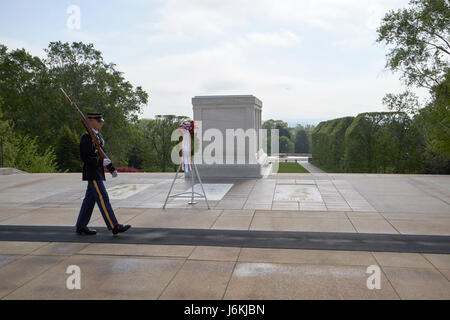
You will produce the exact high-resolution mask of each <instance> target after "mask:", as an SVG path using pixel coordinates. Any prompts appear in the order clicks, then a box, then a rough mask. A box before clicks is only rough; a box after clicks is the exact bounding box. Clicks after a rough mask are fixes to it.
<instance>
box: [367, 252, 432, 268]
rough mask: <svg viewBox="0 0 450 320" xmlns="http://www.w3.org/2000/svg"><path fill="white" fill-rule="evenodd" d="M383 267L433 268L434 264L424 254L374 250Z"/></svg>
mask: <svg viewBox="0 0 450 320" xmlns="http://www.w3.org/2000/svg"><path fill="white" fill-rule="evenodd" d="M372 254H373V255H374V257H375V259H376V261H377V264H379V265H380V266H382V267H403V268H431V269H433V268H434V266H433V265H432V264H431V263H430V262H429V261H428V260H427V259H425V257H424V256H423V255H422V254H419V253H402V252H372Z"/></svg>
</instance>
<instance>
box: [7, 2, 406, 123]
mask: <svg viewBox="0 0 450 320" xmlns="http://www.w3.org/2000/svg"><path fill="white" fill-rule="evenodd" d="M407 3H408V1H406V0H278V1H274V0H185V1H183V0H168V1H162V0H158V1H144V0H127V1H104V0H102V1H99V0H96V1H80V0H77V1H75V0H73V1H61V0H60V1H56V0H55V1H45V0H41V1H31V0H29V1H24V0H15V1H8V2H3V3H2V5H1V8H2V10H1V11H0V42H1V43H3V44H6V45H7V46H8V47H9V48H17V47H20V48H21V47H24V48H25V49H27V50H28V51H30V52H31V53H32V54H34V55H39V56H44V54H43V51H42V49H43V48H45V47H47V45H48V43H49V42H50V41H57V40H61V41H83V42H86V43H90V42H91V43H93V44H94V45H95V47H96V48H97V49H99V50H100V51H102V53H103V56H104V58H105V60H106V62H114V63H116V64H117V69H118V70H119V71H122V72H124V76H125V78H126V79H127V80H129V81H130V82H131V83H132V84H133V85H135V86H137V85H140V86H142V87H143V88H144V90H146V91H147V92H148V93H149V95H150V99H149V103H148V105H147V106H146V107H145V109H144V112H143V114H142V115H141V117H153V116H154V115H156V114H177V115H187V116H190V117H192V103H191V98H192V97H193V96H196V95H217V94H253V95H255V96H256V97H258V98H259V99H260V100H262V101H263V113H262V117H263V120H267V119H270V118H273V119H282V120H285V121H288V122H289V123H290V124H292V123H295V122H303V123H317V121H318V120H326V119H333V118H336V117H341V116H348V115H352V116H354V115H357V114H358V113H360V112H366V111H384V110H385V109H384V107H383V106H382V104H381V99H382V97H383V96H384V95H385V94H386V93H388V92H394V93H396V92H401V91H402V89H403V87H402V85H401V82H400V81H399V80H398V75H394V74H391V73H390V72H389V71H385V70H384V64H385V54H386V48H384V47H383V46H382V45H380V44H377V43H376V42H375V40H376V28H377V26H378V25H379V22H380V20H381V18H382V17H383V16H384V14H385V13H386V12H387V11H388V10H390V9H396V8H400V7H405V6H406V5H407ZM71 5H75V6H78V8H79V9H80V28H79V29H76V28H75V29H74V28H69V27H68V25H67V22H68V20H69V19H70V17H71V15H72V14H73V13H74V12H73V11H72V12H70V13H68V8H69V7H70V6H71ZM70 23H72V24H71V26H72V27H73V26H74V24H73V20H70V21H69V25H70Z"/></svg>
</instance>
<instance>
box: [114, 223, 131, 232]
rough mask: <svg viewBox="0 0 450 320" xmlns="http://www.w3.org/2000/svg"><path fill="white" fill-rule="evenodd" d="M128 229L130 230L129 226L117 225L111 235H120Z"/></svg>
mask: <svg viewBox="0 0 450 320" xmlns="http://www.w3.org/2000/svg"><path fill="white" fill-rule="evenodd" d="M130 228H131V226H130V225H129V224H126V225H123V224H118V225H116V226H115V227H114V229H112V233H113V234H118V233H121V232H125V231H127V230H128V229H130Z"/></svg>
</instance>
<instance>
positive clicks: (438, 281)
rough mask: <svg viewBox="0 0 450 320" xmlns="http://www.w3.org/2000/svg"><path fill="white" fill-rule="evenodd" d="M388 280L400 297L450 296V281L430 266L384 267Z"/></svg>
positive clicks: (440, 297) (441, 297) (429, 297)
mask: <svg viewBox="0 0 450 320" xmlns="http://www.w3.org/2000/svg"><path fill="white" fill-rule="evenodd" d="M383 270H384V272H385V274H386V276H387V277H388V278H389V282H390V283H391V284H392V286H393V287H394V288H395V291H396V292H397V293H398V295H399V296H400V298H401V299H432V300H437V299H445V300H448V299H449V297H450V282H449V281H448V280H447V279H446V278H445V277H444V276H443V275H442V274H441V273H440V272H439V271H438V270H435V269H431V268H397V267H384V268H383Z"/></svg>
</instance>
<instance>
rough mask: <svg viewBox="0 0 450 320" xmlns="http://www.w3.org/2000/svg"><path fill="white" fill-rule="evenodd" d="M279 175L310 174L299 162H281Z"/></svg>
mask: <svg viewBox="0 0 450 320" xmlns="http://www.w3.org/2000/svg"><path fill="white" fill-rule="evenodd" d="M278 173H309V171H308V170H306V169H305V168H303V167H302V166H301V165H299V164H298V163H297V162H280V167H279V169H278Z"/></svg>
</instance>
